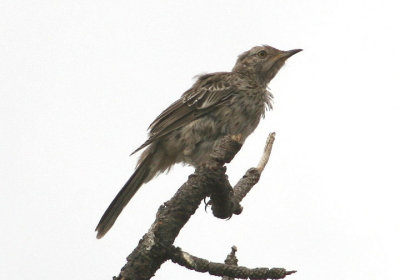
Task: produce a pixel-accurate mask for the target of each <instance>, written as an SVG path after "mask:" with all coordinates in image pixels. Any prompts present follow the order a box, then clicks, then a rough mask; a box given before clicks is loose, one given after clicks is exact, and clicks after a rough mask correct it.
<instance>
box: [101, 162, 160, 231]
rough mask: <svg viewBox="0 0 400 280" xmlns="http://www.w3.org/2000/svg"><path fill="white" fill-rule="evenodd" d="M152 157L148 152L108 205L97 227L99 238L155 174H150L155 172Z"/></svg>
mask: <svg viewBox="0 0 400 280" xmlns="http://www.w3.org/2000/svg"><path fill="white" fill-rule="evenodd" d="M151 157H152V156H151V154H147V156H146V157H145V158H144V159H143V160H142V161H141V162H140V164H139V165H138V167H137V168H136V170H135V172H134V173H133V175H132V176H131V177H130V178H129V180H128V181H127V182H126V183H125V185H124V186H123V188H122V189H121V190H120V191H119V193H118V194H117V196H116V197H115V198H114V200H113V201H112V202H111V204H110V206H108V208H107V210H106V212H105V213H104V214H103V216H102V217H101V219H100V222H99V224H98V225H97V227H96V231H97V238H98V239H100V238H102V237H103V236H104V235H105V234H106V233H107V232H108V231H109V230H110V228H111V227H112V226H113V224H114V223H115V221H116V220H117V218H118V216H119V214H121V212H122V210H123V209H124V207H125V206H126V205H127V204H128V202H129V201H130V200H131V198H132V197H133V196H134V195H135V193H136V192H137V191H138V189H139V188H140V187H141V186H142V185H143V183H145V182H147V181H148V180H150V179H151V177H153V176H154V174H150V173H153V172H150V171H151V169H150V161H151ZM149 175H150V176H149ZM149 177H150V178H149Z"/></svg>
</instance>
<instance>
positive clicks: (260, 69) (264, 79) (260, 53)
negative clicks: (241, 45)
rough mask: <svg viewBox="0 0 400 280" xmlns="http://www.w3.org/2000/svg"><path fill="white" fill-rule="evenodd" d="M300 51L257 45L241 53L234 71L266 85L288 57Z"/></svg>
mask: <svg viewBox="0 0 400 280" xmlns="http://www.w3.org/2000/svg"><path fill="white" fill-rule="evenodd" d="M300 51H302V50H301V49H294V50H290V51H281V50H278V49H275V48H273V47H270V46H267V45H264V46H257V47H254V48H252V49H250V50H248V51H247V52H244V53H242V54H241V55H239V57H238V59H237V61H236V64H235V66H234V67H233V70H232V71H233V72H240V73H243V74H246V75H250V76H252V77H253V78H254V79H255V80H256V81H257V83H258V84H260V85H262V86H264V87H265V86H267V85H268V83H269V82H270V81H271V80H272V79H273V78H274V77H275V75H276V74H277V73H278V71H279V69H281V67H282V66H283V65H284V64H285V61H286V59H288V58H289V57H291V56H292V55H294V54H296V53H298V52H300Z"/></svg>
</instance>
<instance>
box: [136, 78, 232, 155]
mask: <svg viewBox="0 0 400 280" xmlns="http://www.w3.org/2000/svg"><path fill="white" fill-rule="evenodd" d="M237 85H238V80H237V78H236V79H232V77H231V74H230V73H215V74H206V75H203V76H200V77H199V78H198V80H197V82H196V83H195V84H194V85H193V87H192V88H191V89H189V90H188V91H186V92H185V93H184V94H183V95H182V97H181V98H180V99H179V100H177V101H175V102H174V103H172V104H171V105H170V106H169V107H168V108H167V109H165V110H164V111H163V112H162V113H161V114H160V115H159V116H158V117H157V118H156V119H155V120H154V121H153V122H152V123H151V124H150V126H149V131H150V133H149V139H148V140H147V141H146V142H145V143H143V145H141V146H140V147H139V148H138V149H136V150H135V151H134V152H133V153H136V152H137V151H139V150H140V149H142V148H144V147H146V146H147V145H149V144H151V143H152V142H154V141H155V140H157V139H159V138H160V137H162V136H165V135H167V134H168V133H170V132H172V131H174V130H176V129H178V128H180V127H183V126H185V125H187V124H189V123H190V122H192V121H194V120H196V119H198V118H200V117H201V116H203V115H205V114H208V113H209V112H212V111H214V110H215V109H217V108H218V107H219V106H221V105H223V104H225V102H226V101H227V100H229V98H230V97H231V96H232V95H233V94H235V92H237V91H238V89H239V87H238V86H237ZM133 153H132V154H133Z"/></svg>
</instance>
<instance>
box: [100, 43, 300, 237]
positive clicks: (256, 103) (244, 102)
mask: <svg viewBox="0 0 400 280" xmlns="http://www.w3.org/2000/svg"><path fill="white" fill-rule="evenodd" d="M300 51H301V49H295V50H290V51H281V50H278V49H275V48H273V47H270V46H266V45H264V46H256V47H254V48H252V49H250V50H249V51H246V52H244V53H242V54H241V55H239V57H238V59H237V61H236V64H235V66H234V67H233V69H232V71H231V72H218V73H212V74H205V75H201V76H199V77H198V79H197V81H196V82H195V83H194V85H193V86H192V87H191V88H190V89H189V90H187V91H186V92H185V93H183V95H182V96H181V98H179V99H178V100H177V101H175V102H174V103H172V104H171V105H170V106H169V107H168V108H167V109H165V110H164V111H163V112H162V113H161V114H160V115H159V116H158V117H157V118H156V119H155V120H154V121H153V122H152V123H151V124H150V127H149V138H148V139H147V141H146V142H145V143H144V144H143V145H141V146H140V147H139V148H138V149H136V150H135V151H134V152H133V153H136V152H137V151H139V150H141V149H143V148H145V147H146V149H145V150H144V151H143V153H142V154H141V156H140V158H139V161H138V163H137V166H136V170H135V172H134V173H133V175H132V176H131V177H130V178H129V180H128V181H127V182H126V184H125V185H124V187H123V188H122V189H121V190H120V192H119V193H118V194H117V196H116V197H115V198H114V200H113V201H112V202H111V204H110V206H109V207H108V208H107V210H106V212H105V213H104V214H103V216H102V217H101V220H100V222H99V224H98V225H97V227H96V231H97V238H101V237H103V236H104V235H105V234H106V233H107V231H108V230H109V229H110V228H111V227H112V225H113V224H114V222H115V220H116V219H117V217H118V216H119V214H120V213H121V211H122V209H123V208H124V207H125V206H126V205H127V204H128V202H129V201H130V199H131V198H132V197H133V195H134V194H135V193H136V192H137V190H138V189H139V188H140V186H142V185H143V184H144V183H147V182H148V181H150V180H151V179H152V178H153V177H154V176H155V175H156V174H158V173H161V172H163V171H165V170H168V169H169V168H170V167H171V166H172V165H173V164H175V163H178V162H183V163H186V164H190V165H192V166H194V167H197V166H199V165H200V163H201V162H203V161H205V160H206V159H207V156H208V155H209V154H210V153H211V151H212V150H213V148H214V147H215V146H216V145H217V144H218V142H219V141H220V140H221V139H222V138H223V137H224V136H226V135H241V139H242V141H243V142H244V140H245V139H246V138H247V136H249V135H250V134H251V133H252V132H253V131H254V129H255V128H256V127H257V125H258V123H259V122H260V118H261V117H262V116H264V112H265V110H266V109H271V108H272V104H271V102H272V97H273V96H272V94H271V93H270V92H269V91H268V90H267V85H268V83H269V82H270V81H271V80H272V78H274V77H275V75H276V74H277V73H278V71H279V69H280V68H281V67H282V66H283V64H284V63H285V61H286V59H288V58H289V57H291V56H292V55H294V54H296V53H298V52H300Z"/></svg>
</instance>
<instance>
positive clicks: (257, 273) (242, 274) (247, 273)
mask: <svg viewBox="0 0 400 280" xmlns="http://www.w3.org/2000/svg"><path fill="white" fill-rule="evenodd" d="M170 258H171V260H172V261H173V262H174V263H177V264H179V265H182V266H184V267H186V268H188V269H190V270H195V271H197V272H208V273H209V274H211V275H214V276H228V277H231V278H239V279H248V278H250V279H283V278H285V277H286V276H287V275H290V274H293V273H295V272H296V271H287V270H286V269H284V268H271V269H268V268H253V269H250V268H247V267H244V266H236V265H229V264H223V263H215V262H210V261H208V260H206V259H202V258H198V257H195V256H193V255H190V254H189V253H186V252H183V251H182V250H181V249H180V248H178V247H173V248H171V251H170Z"/></svg>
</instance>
